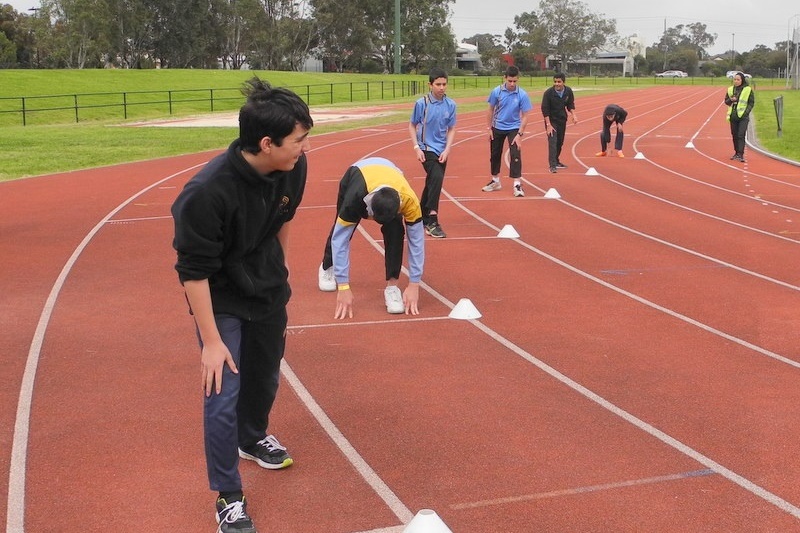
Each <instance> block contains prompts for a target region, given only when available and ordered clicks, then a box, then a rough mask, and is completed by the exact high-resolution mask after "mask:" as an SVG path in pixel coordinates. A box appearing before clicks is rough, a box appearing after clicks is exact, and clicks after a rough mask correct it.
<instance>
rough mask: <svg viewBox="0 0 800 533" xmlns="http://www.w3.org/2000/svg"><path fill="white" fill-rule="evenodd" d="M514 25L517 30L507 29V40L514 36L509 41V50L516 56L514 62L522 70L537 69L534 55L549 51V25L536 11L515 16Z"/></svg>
mask: <svg viewBox="0 0 800 533" xmlns="http://www.w3.org/2000/svg"><path fill="white" fill-rule="evenodd" d="M514 27H515V28H516V31H513V30H511V28H507V29H506V40H507V41H508V40H510V39H512V38H513V41H511V42H510V43H509V44H510V46H509V51H510V52H511V54H512V55H513V57H514V63H515V64H516V65H517V66H518V67H519V68H520V69H521V70H526V71H530V70H535V69H536V67H537V65H536V64H535V63H534V60H533V58H534V56H535V55H536V54H542V53H547V52H548V50H549V48H550V44H549V42H548V37H549V36H548V32H547V27H546V26H545V25H544V24H542V22H541V20H540V18H539V15H537V14H536V13H535V12H530V13H528V12H524V13H522V14H520V15H517V16H515V17H514Z"/></svg>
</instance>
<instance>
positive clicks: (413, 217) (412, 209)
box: [331, 157, 425, 283]
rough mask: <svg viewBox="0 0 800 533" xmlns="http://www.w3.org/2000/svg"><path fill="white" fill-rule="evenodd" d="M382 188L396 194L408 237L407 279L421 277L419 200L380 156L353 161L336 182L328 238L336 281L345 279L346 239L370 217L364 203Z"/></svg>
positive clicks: (422, 251)
mask: <svg viewBox="0 0 800 533" xmlns="http://www.w3.org/2000/svg"><path fill="white" fill-rule="evenodd" d="M383 187H391V188H392V189H395V190H396V191H397V192H398V193H399V194H400V215H401V216H402V217H403V220H404V221H405V223H406V235H407V237H408V268H409V280H410V281H411V282H414V283H417V282H419V281H420V279H421V278H422V270H423V265H424V263H425V232H424V228H423V225H422V208H421V206H420V203H419V199H418V198H417V195H416V193H415V192H414V190H413V189H412V188H411V185H409V183H408V181H407V180H406V178H405V176H403V172H402V171H401V170H400V169H399V168H397V166H395V165H394V163H392V162H391V161H389V160H388V159H384V158H382V157H370V158H367V159H362V160H360V161H357V162H356V163H354V164H353V165H352V166H351V167H350V168H349V169H348V170H347V172H346V173H345V175H344V177H343V178H342V181H341V183H340V184H339V201H338V204H339V212H338V213H337V218H336V224H335V225H334V228H333V235H332V237H331V248H332V251H333V264H334V269H333V270H334V275H335V277H336V282H337V283H348V282H349V279H350V238H351V237H352V235H353V232H354V231H355V228H356V226H357V225H358V223H359V222H360V221H361V220H363V219H369V218H371V210H370V208H369V205H368V204H369V200H370V198H371V194H372V193H374V192H375V191H377V190H378V189H381V188H383Z"/></svg>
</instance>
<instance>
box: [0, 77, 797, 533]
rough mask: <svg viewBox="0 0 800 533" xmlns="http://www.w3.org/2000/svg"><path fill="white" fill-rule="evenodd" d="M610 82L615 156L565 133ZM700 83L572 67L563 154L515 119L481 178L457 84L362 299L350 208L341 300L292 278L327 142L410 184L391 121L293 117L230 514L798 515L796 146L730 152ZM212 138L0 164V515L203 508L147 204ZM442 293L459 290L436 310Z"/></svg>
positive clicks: (165, 205)
mask: <svg viewBox="0 0 800 533" xmlns="http://www.w3.org/2000/svg"><path fill="white" fill-rule="evenodd" d="M612 100H613V101H615V102H616V103H619V104H621V105H623V106H624V107H625V108H626V109H628V110H629V112H630V116H629V119H628V122H627V123H626V146H625V148H626V154H627V156H628V157H627V158H626V159H624V160H620V159H611V158H605V159H603V158H596V157H594V153H595V152H596V151H597V150H598V141H597V133H598V130H599V125H600V114H601V112H602V109H603V107H604V106H605V105H606V104H607V103H609V102H611V101H612ZM721 101H722V90H721V89H719V88H713V89H712V88H704V87H699V88H698V87H677V86H675V87H663V88H662V87H659V88H650V89H641V90H638V89H637V90H631V91H628V92H624V93H619V94H616V95H614V96H613V97H611V96H608V95H605V96H585V97H582V96H581V94H580V93H578V113H579V117H580V119H581V122H579V123H578V124H577V125H570V126H569V128H568V136H567V142H566V145H565V154H564V155H565V157H564V158H562V159H563V160H564V162H565V163H567V164H568V165H569V169H567V170H566V171H561V172H559V173H558V174H556V175H552V174H549V173H548V172H547V166H546V154H545V149H546V143H545V140H544V139H543V137H542V134H541V133H539V132H538V131H537V129H538V128H537V127H536V124H537V123H538V119H537V118H534V119H533V120H531V126H530V127H529V128H528V130H529V133H530V135H528V136H526V137H525V141H524V144H523V158H524V171H525V174H524V182H525V190H526V192H527V196H526V197H525V198H513V197H512V195H511V187H510V183H509V182H508V180H505V181H504V188H503V190H502V191H498V192H495V193H482V192H481V190H480V188H481V186H482V185H484V184H485V182H486V181H487V180H488V172H487V170H488V146H487V140H486V133H485V117H484V112H480V113H473V114H466V113H463V114H461V115H460V117H459V126H458V135H457V143H458V144H457V146H456V147H455V148H454V150H453V154H452V156H451V163H450V166H449V167H448V172H447V175H448V176H447V179H446V181H445V191H446V192H445V197H444V198H443V203H442V209H441V211H442V214H441V220H442V224H443V227H444V229H445V230H446V231H447V233H448V238H447V239H444V240H432V239H428V240H427V262H426V271H425V276H424V278H423V280H424V291H423V295H422V301H421V308H422V314H421V315H420V316H419V317H406V316H399V317H398V316H389V315H386V313H385V311H384V308H383V302H382V288H383V285H384V282H383V280H382V272H383V269H382V266H381V264H382V258H381V255H380V252H381V242H380V240H379V237H380V232H379V231H378V230H377V226H375V225H374V224H372V223H365V224H363V225H362V226H361V229H360V233H359V234H358V235H357V236H356V237H354V240H353V248H354V260H353V276H352V279H353V282H352V285H353V288H354V291H355V294H356V298H357V302H356V305H357V307H356V316H355V317H354V318H353V319H351V320H346V321H335V320H333V318H332V317H333V311H334V298H335V296H334V295H332V294H329V293H321V292H319V291H318V290H317V288H316V270H317V267H318V264H319V260H320V257H321V252H322V246H323V243H324V239H325V237H326V235H327V231H328V228H329V226H330V223H331V222H332V220H333V216H334V206H333V202H334V199H335V197H336V188H337V183H338V179H339V177H340V176H341V175H342V173H343V171H344V169H345V168H346V167H347V166H348V165H349V163H351V162H352V161H354V160H355V159H358V158H361V157H365V156H369V155H377V156H384V157H388V158H390V159H392V160H393V161H395V162H396V163H397V164H398V165H399V166H400V167H401V168H403V169H404V170H405V172H406V175H407V176H408V177H409V178H410V179H411V181H412V184H413V185H414V186H415V189H417V191H418V192H421V189H422V182H423V176H422V173H421V166H420V165H419V163H417V162H415V160H414V159H413V151H412V150H411V147H410V146H409V142H408V139H407V136H408V134H407V130H406V125H405V123H402V124H397V125H391V126H386V127H381V128H370V129H362V130H356V131H350V132H342V133H337V134H330V135H319V136H314V137H312V146H313V150H312V151H311V152H310V153H309V159H310V169H311V175H310V183H309V187H308V189H307V196H306V198H305V200H304V203H303V206H302V208H301V210H300V212H299V213H298V216H297V218H296V219H295V222H294V223H293V228H292V243H291V248H290V250H289V255H290V264H291V265H292V285H293V289H294V297H293V300H292V302H291V304H290V331H289V335H290V338H289V344H288V350H287V358H286V361H285V363H286V364H285V367H284V378H285V379H284V380H283V382H282V385H281V392H280V394H279V396H278V401H277V403H276V408H275V411H274V416H273V417H272V418H273V420H272V423H271V431H273V432H275V433H276V434H277V435H278V436H279V438H280V439H281V440H282V441H283V443H284V444H286V445H287V446H288V447H289V449H290V451H291V453H292V455H293V457H294V458H295V461H296V463H295V466H293V467H292V468H289V469H287V470H285V471H278V472H272V471H265V470H262V469H260V468H258V467H257V466H255V465H254V464H253V463H246V464H242V472H243V478H244V482H245V489H246V492H247V494H248V496H249V498H250V510H251V512H252V513H251V514H252V515H253V517H254V519H255V521H256V524H257V525H258V526H259V528H260V531H262V532H279V533H317V532H319V533H356V532H358V533H361V532H369V533H400V532H401V531H402V529H403V524H405V523H407V522H408V521H409V520H410V519H411V518H412V517H413V516H414V514H415V513H416V512H417V511H418V510H419V509H422V508H432V509H434V510H435V511H436V512H437V513H438V514H439V516H440V517H441V518H442V519H443V521H444V522H445V523H446V524H447V525H448V526H449V527H450V529H452V531H453V532H454V533H515V532H519V533H523V532H524V533H529V532H642V531H648V532H650V531H657V532H673V531H674V532H687V531H693V532H748V533H749V532H777V531H780V532H790V531H800V520H799V519H800V483H798V482H797V479H798V472H800V426H798V421H799V420H800V387H799V386H798V384H800V379H799V378H800V343H798V338H797V335H798V334H797V332H798V313H799V311H798V309H800V270H798V268H797V266H798V251H800V229H798V223H800V213H799V212H798V211H800V172H799V171H798V168H797V167H794V166H791V165H788V164H785V163H781V162H778V161H775V160H772V159H769V158H767V157H765V156H763V155H760V154H757V153H754V152H753V151H749V152H748V154H747V155H748V163H746V164H745V165H742V164H739V163H736V164H733V163H732V162H730V161H729V160H728V156H729V155H730V153H731V142H730V137H729V133H728V130H727V123H726V122H725V120H724V111H725V110H724V106H722V105H721ZM764 101H766V100H764ZM762 105H763V104H762ZM409 110H410V108H409ZM534 117H536V111H535V110H534ZM689 142H691V143H692V146H693V148H692V147H687V143H689ZM636 152H641V153H642V154H643V155H644V157H645V158H644V159H634V158H633V155H634V154H635V153H636ZM212 155H214V154H211V153H204V154H195V155H191V156H185V157H177V158H170V159H156V160H152V161H146V162H141V163H135V164H128V165H120V166H115V167H108V168H98V169H93V170H90V171H83V172H72V173H66V174H59V175H52V176H42V177H38V178H35V179H24V180H17V181H12V182H7V183H2V184H0V209H2V213H3V217H2V222H0V253H1V255H0V257H2V265H3V269H2V274H3V275H2V278H0V290H2V298H0V332H1V333H0V339H2V348H3V349H2V352H1V353H0V363H2V366H3V383H4V384H5V386H4V387H2V390H0V400H2V405H3V406H4V407H3V408H2V409H0V417H2V418H1V419H0V444H2V449H3V450H5V453H3V454H2V455H0V470H2V472H0V474H2V476H3V478H5V479H7V480H8V484H6V483H2V484H0V494H1V495H2V498H0V502H1V503H0V509H2V512H3V514H4V516H5V517H6V524H7V530H8V531H9V532H14V533H16V532H19V531H23V530H24V531H26V532H78V531H80V532H100V531H102V532H109V531H114V532H117V531H119V532H133V531H137V532H142V531H147V532H162V531H163V532H167V531H169V532H173V531H186V532H210V531H214V527H215V523H214V520H213V494H212V493H211V492H210V491H209V490H208V489H207V485H206V478H205V468H204V461H203V454H202V433H201V395H200V381H199V365H198V352H197V348H196V341H195V338H194V334H193V328H192V322H191V319H190V317H189V316H188V315H187V313H186V306H185V303H184V301H183V297H182V293H181V290H180V287H179V285H178V282H177V279H176V275H175V273H174V270H173V268H172V264H173V261H174V254H173V251H172V249H171V244H170V241H171V234H172V221H171V219H170V215H169V207H170V205H171V203H172V201H173V199H174V197H175V195H176V194H177V192H178V190H179V189H180V187H181V186H182V185H183V183H185V181H186V180H187V179H189V177H191V175H192V174H193V173H194V172H195V171H196V170H197V169H198V167H199V166H201V165H202V164H203V163H204V162H205V161H207V160H208V159H209V158H210V157H211V156H212ZM590 167H592V168H594V169H596V171H597V175H586V171H587V169H588V168H590ZM550 188H554V189H556V190H557V192H558V193H559V194H560V196H561V198H560V199H545V198H543V196H544V193H545V192H546V191H548V190H549V189H550ZM507 224H510V225H512V226H513V227H514V228H515V229H516V230H517V231H518V233H519V234H520V237H519V238H518V239H504V238H497V234H498V232H499V231H500V229H501V228H502V227H504V226H505V225H507ZM461 298H468V299H469V300H470V301H471V302H472V303H473V304H474V305H475V306H476V307H477V308H478V310H479V311H480V312H481V313H482V315H483V317H482V318H481V319H479V320H475V321H467V320H455V319H450V318H448V314H449V312H450V311H451V309H452V307H453V306H454V305H455V303H456V302H458V301H459V300H460V299H461Z"/></svg>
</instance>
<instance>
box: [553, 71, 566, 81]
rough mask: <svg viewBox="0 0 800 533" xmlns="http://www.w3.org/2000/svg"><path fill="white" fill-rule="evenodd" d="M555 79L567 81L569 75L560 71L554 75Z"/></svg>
mask: <svg viewBox="0 0 800 533" xmlns="http://www.w3.org/2000/svg"><path fill="white" fill-rule="evenodd" d="M553 79H554V80H555V79H559V80H561V81H567V76H566V74H564V73H563V72H558V73H556V74H555V75H554V76H553Z"/></svg>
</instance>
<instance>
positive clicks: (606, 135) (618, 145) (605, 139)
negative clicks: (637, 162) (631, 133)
mask: <svg viewBox="0 0 800 533" xmlns="http://www.w3.org/2000/svg"><path fill="white" fill-rule="evenodd" d="M624 139H625V134H624V132H621V131H619V129H617V134H616V135H615V137H614V150H622V142H623V140H624ZM610 142H611V125H610V124H609V125H608V126H607V127H606V125H605V124H604V125H603V132H602V133H601V134H600V148H601V149H602V150H603V151H604V152H605V151H606V148H608V143H610Z"/></svg>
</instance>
